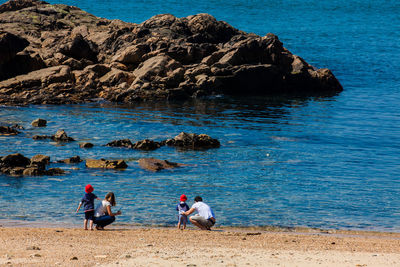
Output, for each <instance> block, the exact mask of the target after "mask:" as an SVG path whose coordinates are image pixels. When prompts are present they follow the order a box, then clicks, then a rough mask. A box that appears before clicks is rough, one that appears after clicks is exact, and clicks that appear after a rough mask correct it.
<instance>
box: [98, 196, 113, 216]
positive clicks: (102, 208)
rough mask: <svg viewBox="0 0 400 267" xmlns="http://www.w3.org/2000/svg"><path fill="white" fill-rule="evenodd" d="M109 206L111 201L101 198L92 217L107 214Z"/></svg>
mask: <svg viewBox="0 0 400 267" xmlns="http://www.w3.org/2000/svg"><path fill="white" fill-rule="evenodd" d="M108 206H110V207H111V203H110V202H108V201H107V200H105V199H104V200H102V201H101V203H99V205H98V206H97V208H96V212H95V213H94V217H100V216H103V215H106V214H107V207H108Z"/></svg>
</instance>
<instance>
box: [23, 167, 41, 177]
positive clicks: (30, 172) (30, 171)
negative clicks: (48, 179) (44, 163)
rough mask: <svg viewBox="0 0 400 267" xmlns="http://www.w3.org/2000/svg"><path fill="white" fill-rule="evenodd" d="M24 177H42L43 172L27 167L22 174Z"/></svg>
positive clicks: (37, 168) (39, 169)
mask: <svg viewBox="0 0 400 267" xmlns="http://www.w3.org/2000/svg"><path fill="white" fill-rule="evenodd" d="M22 174H23V175H24V176H39V175H44V174H45V171H44V170H43V169H41V168H39V167H29V168H26V169H25V170H24V172H23V173H22Z"/></svg>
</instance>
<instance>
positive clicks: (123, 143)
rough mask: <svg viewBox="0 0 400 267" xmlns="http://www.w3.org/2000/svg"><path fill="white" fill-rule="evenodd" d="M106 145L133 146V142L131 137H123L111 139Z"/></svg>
mask: <svg viewBox="0 0 400 267" xmlns="http://www.w3.org/2000/svg"><path fill="white" fill-rule="evenodd" d="M106 146H113V147H127V148H132V147H133V144H132V142H131V141H130V140H129V139H121V140H114V141H111V142H109V143H108V144H106Z"/></svg>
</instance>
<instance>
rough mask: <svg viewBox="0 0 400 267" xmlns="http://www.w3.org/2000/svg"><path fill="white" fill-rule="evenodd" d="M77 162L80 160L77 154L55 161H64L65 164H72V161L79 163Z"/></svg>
mask: <svg viewBox="0 0 400 267" xmlns="http://www.w3.org/2000/svg"><path fill="white" fill-rule="evenodd" d="M79 162H82V160H81V158H80V157H79V156H74V157H70V158H68V159H63V160H57V163H66V164H73V163H79Z"/></svg>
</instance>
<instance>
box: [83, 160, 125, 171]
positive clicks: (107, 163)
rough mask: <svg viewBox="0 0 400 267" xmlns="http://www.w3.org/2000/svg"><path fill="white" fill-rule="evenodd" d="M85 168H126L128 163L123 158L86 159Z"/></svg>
mask: <svg viewBox="0 0 400 267" xmlns="http://www.w3.org/2000/svg"><path fill="white" fill-rule="evenodd" d="M86 167H87V168H99V169H126V168H127V167H128V165H127V164H126V163H125V161H123V160H105V159H87V160H86Z"/></svg>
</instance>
